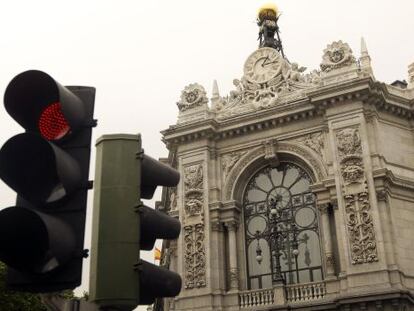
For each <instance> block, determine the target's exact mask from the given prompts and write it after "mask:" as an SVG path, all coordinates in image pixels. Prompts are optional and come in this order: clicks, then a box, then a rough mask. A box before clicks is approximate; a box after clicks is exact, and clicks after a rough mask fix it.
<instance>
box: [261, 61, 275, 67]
mask: <svg viewBox="0 0 414 311" xmlns="http://www.w3.org/2000/svg"><path fill="white" fill-rule="evenodd" d="M276 62H277V59H275V60H274V61H271V62H269V63H266V64H265V62H263V64H262V67H264V66H267V65H271V64H275V63H276Z"/></svg>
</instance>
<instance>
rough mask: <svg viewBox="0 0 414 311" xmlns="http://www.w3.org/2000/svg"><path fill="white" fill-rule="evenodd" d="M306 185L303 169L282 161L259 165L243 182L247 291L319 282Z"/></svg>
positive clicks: (315, 229) (315, 227)
mask: <svg viewBox="0 0 414 311" xmlns="http://www.w3.org/2000/svg"><path fill="white" fill-rule="evenodd" d="M311 183H312V181H311V178H310V176H309V174H308V173H307V172H306V171H305V170H304V169H303V168H301V167H300V166H298V165H295V164H293V163H288V162H282V163H281V164H280V165H279V166H278V167H265V168H262V169H261V170H259V171H258V172H257V173H256V174H255V175H254V176H253V177H252V178H251V179H250V180H249V182H248V185H247V187H246V190H245V193H244V197H243V210H244V221H245V226H244V227H245V237H246V251H247V277H248V287H249V288H250V289H258V288H269V287H272V285H273V284H274V283H277V282H280V281H283V282H285V283H286V284H292V283H306V282H314V281H320V280H322V278H323V275H322V262H321V249H320V240H319V222H318V214H317V212H316V205H315V203H316V202H315V195H314V194H313V193H311V192H310V190H309V185H310V184H311ZM277 254H279V256H277Z"/></svg>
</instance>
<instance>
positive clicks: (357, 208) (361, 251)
mask: <svg viewBox="0 0 414 311" xmlns="http://www.w3.org/2000/svg"><path fill="white" fill-rule="evenodd" d="M344 199H345V212H346V226H347V229H348V234H349V243H350V249H351V263H352V264H354V265H355V264H361V263H369V262H374V261H378V254H377V244H376V239H375V229H374V223H373V220H372V216H371V212H370V208H371V207H370V203H369V198H368V192H367V191H364V192H360V193H357V194H348V195H345V197H344Z"/></svg>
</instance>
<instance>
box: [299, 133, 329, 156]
mask: <svg viewBox="0 0 414 311" xmlns="http://www.w3.org/2000/svg"><path fill="white" fill-rule="evenodd" d="M296 141H297V142H300V143H303V144H304V145H305V146H307V147H309V148H311V149H312V150H313V151H315V152H316V153H317V154H320V155H323V148H324V146H325V142H324V137H323V134H322V132H318V133H312V134H308V135H305V136H304V137H301V138H298V139H297V140H296Z"/></svg>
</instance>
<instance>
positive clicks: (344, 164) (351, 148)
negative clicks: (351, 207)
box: [336, 128, 364, 185]
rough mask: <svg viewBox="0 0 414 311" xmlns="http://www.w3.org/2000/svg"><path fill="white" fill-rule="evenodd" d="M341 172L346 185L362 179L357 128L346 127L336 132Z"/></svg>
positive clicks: (362, 169) (362, 172) (360, 148)
mask: <svg viewBox="0 0 414 311" xmlns="http://www.w3.org/2000/svg"><path fill="white" fill-rule="evenodd" d="M336 139H337V146H338V155H339V161H340V164H341V173H342V177H343V179H344V181H345V184H346V185H349V184H352V183H362V182H363V181H364V165H363V161H362V145H361V137H360V135H359V130H358V129H357V128H346V129H342V130H339V131H337V132H336Z"/></svg>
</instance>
